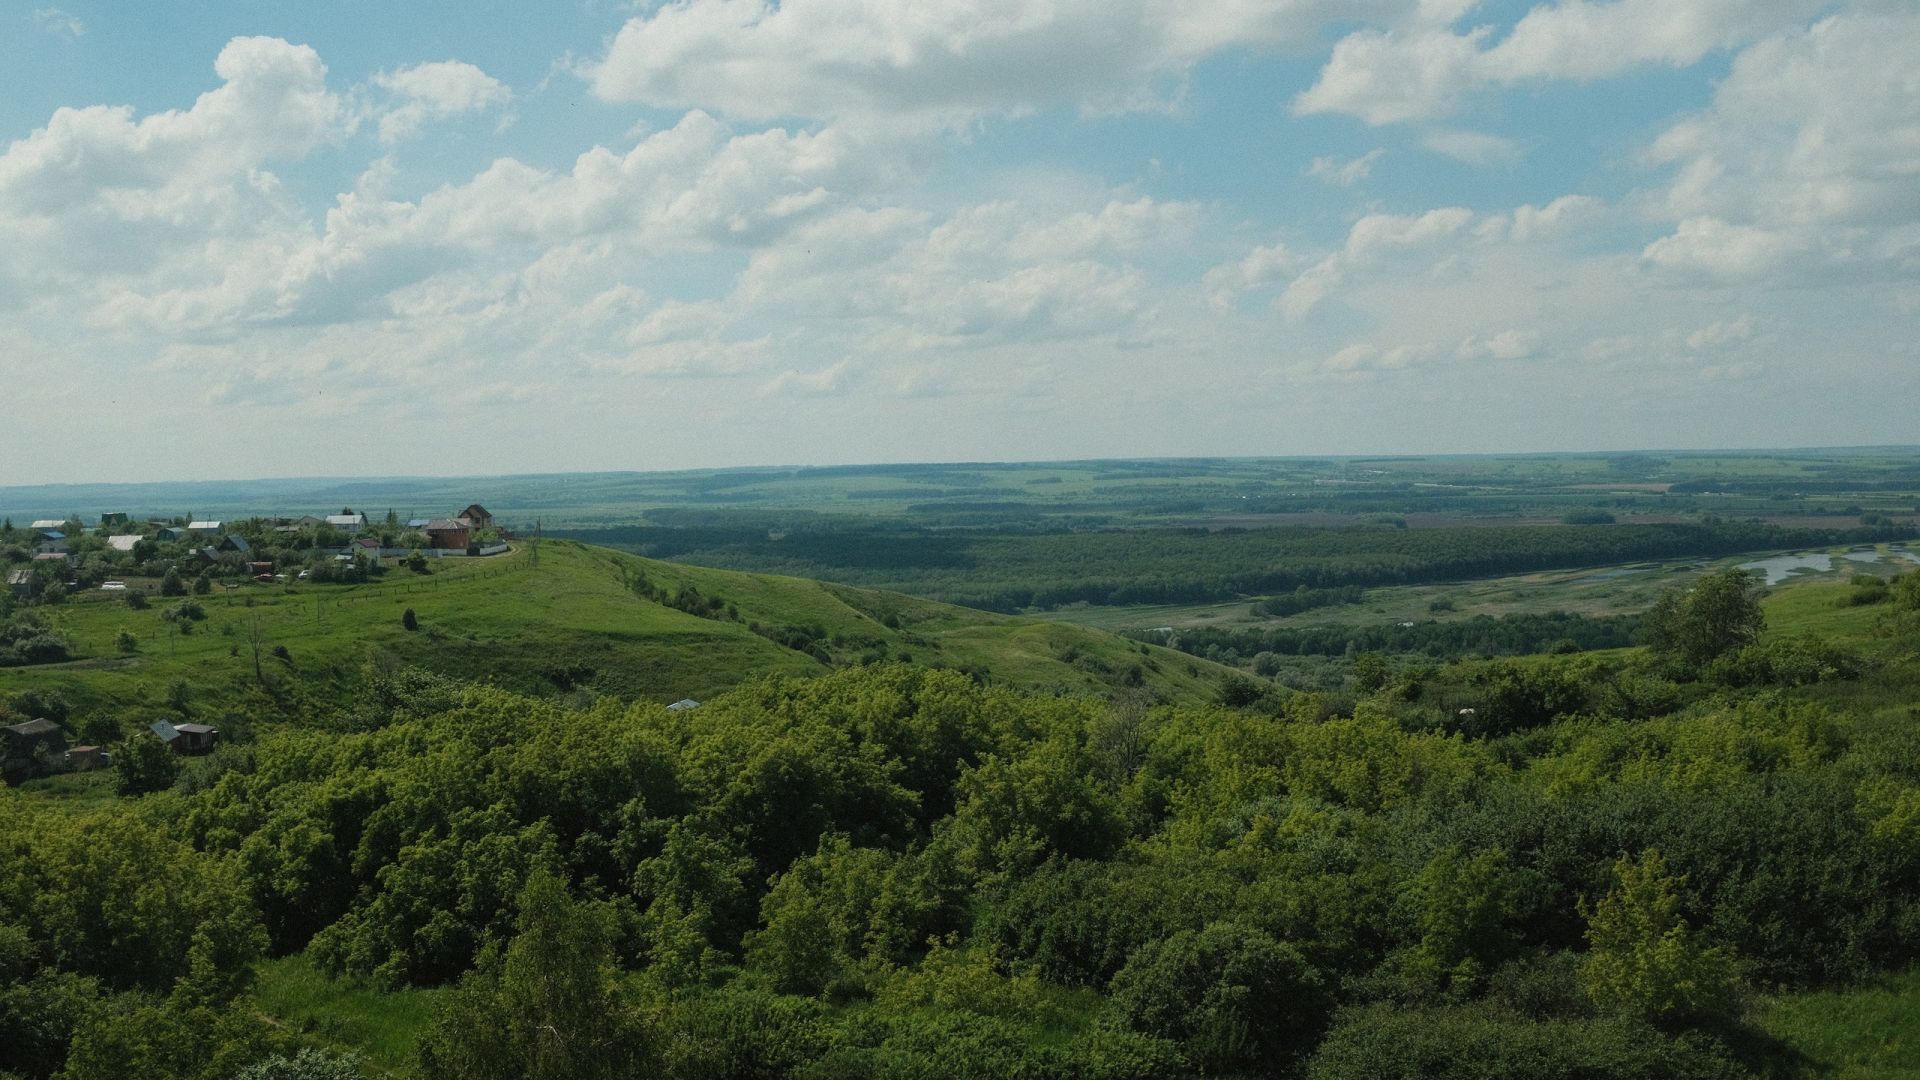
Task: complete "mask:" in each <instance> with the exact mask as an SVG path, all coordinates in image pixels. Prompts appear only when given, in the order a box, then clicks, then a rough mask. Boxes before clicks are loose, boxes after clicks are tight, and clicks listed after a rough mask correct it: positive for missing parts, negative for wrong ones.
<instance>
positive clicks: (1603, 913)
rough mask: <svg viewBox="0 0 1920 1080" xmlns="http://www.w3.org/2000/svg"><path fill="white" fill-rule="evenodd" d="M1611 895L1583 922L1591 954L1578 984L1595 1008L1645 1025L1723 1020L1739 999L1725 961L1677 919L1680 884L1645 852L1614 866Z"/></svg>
mask: <svg viewBox="0 0 1920 1080" xmlns="http://www.w3.org/2000/svg"><path fill="white" fill-rule="evenodd" d="M1613 870H1614V875H1615V876H1616V877H1618V878H1619V881H1620V884H1619V886H1618V888H1615V889H1612V890H1610V891H1608V893H1607V895H1606V897H1605V898H1604V899H1602V900H1601V901H1600V902H1599V903H1598V904H1596V905H1594V907H1593V910H1592V912H1591V914H1590V915H1589V916H1588V920H1587V940H1588V941H1589V942H1590V943H1591V944H1592V946H1593V950H1592V951H1591V952H1589V953H1588V954H1587V961H1586V963H1585V964H1584V965H1582V966H1581V968H1580V983H1581V985H1582V986H1583V987H1584V988H1585V989H1586V991H1587V996H1588V997H1590V998H1592V999H1593V1003H1594V1004H1595V1005H1598V1006H1600V1007H1601V1008H1603V1009H1609V1010H1614V1011H1618V1012H1623V1013H1627V1014H1629V1015H1633V1016H1639V1017H1642V1018H1644V1019H1648V1020H1682V1021H1685V1020H1700V1019H1713V1018H1718V1017H1723V1016H1726V1015H1728V1014H1729V1013H1730V1012H1731V1011H1732V1010H1733V1007H1734V1005H1735V1004H1736V1003H1737V1001H1738V1000H1739V992H1740V986H1739V976H1738V975H1737V973H1736V972H1735V968H1734V961H1733V957H1732V955H1731V954H1729V953H1728V952H1727V951H1726V950H1725V949H1721V948H1716V947H1710V946H1707V945H1704V944H1702V943H1701V941H1700V940H1699V938H1698V937H1697V936H1696V935H1695V933H1694V931H1693V930H1692V929H1691V928H1690V927H1688V926H1687V923H1686V920H1685V919H1684V918H1682V917H1681V915H1680V911H1679V907H1680V897H1679V893H1678V887H1679V886H1680V885H1681V884H1683V883H1684V881H1685V879H1684V878H1683V877H1676V876H1673V875H1670V874H1668V873H1667V864H1666V862H1665V860H1663V859H1661V857H1660V853H1659V852H1658V851H1654V850H1652V849H1648V850H1647V851H1645V852H1643V853H1642V854H1641V856H1640V858H1639V859H1637V860H1635V859H1632V858H1629V857H1628V856H1625V855H1622V856H1620V859H1619V861H1617V862H1616V863H1614V867H1613Z"/></svg>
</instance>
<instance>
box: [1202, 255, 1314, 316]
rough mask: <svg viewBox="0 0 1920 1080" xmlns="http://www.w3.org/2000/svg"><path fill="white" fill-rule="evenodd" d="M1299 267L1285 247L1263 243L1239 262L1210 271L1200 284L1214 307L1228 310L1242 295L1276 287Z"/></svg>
mask: <svg viewBox="0 0 1920 1080" xmlns="http://www.w3.org/2000/svg"><path fill="white" fill-rule="evenodd" d="M1299 266H1300V259H1299V257H1298V256H1296V255H1294V254H1293V253H1292V252H1291V251H1288V250H1287V246H1286V245H1285V244H1264V245H1261V246H1260V247H1256V248H1254V249H1253V250H1252V251H1249V252H1247V254H1246V255H1245V256H1244V257H1242V258H1240V259H1236V260H1234V261H1232V262H1227V263H1221V264H1220V265H1219V266H1216V267H1214V268H1212V269H1211V270H1208V271H1207V273H1206V277H1205V278H1203V279H1202V280H1201V285H1202V287H1203V288H1205V290H1206V292H1207V296H1208V299H1209V301H1210V302H1211V303H1212V304H1213V306H1214V307H1215V308H1217V309H1221V310H1225V309H1226V308H1229V307H1232V306H1233V304H1234V303H1235V302H1236V301H1238V300H1239V298H1240V296H1241V295H1242V294H1243V293H1247V292H1250V291H1252V290H1255V289H1263V288H1266V287H1267V286H1269V285H1272V284H1275V283H1276V282H1279V281H1281V280H1283V279H1284V278H1285V277H1286V276H1287V275H1288V274H1290V273H1293V272H1294V271H1295V270H1297V269H1298V268H1299Z"/></svg>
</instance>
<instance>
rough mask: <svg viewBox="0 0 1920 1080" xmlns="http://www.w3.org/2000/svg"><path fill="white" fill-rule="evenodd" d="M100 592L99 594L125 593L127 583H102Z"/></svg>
mask: <svg viewBox="0 0 1920 1080" xmlns="http://www.w3.org/2000/svg"><path fill="white" fill-rule="evenodd" d="M100 591H101V592H126V591H127V583H126V582H124V581H103V582H101V583H100Z"/></svg>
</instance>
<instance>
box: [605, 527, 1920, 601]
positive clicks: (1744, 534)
mask: <svg viewBox="0 0 1920 1080" xmlns="http://www.w3.org/2000/svg"><path fill="white" fill-rule="evenodd" d="M569 535H572V536H577V537H579V538H581V539H584V540H589V541H591V542H594V543H602V544H607V545H609V546H613V547H620V548H624V549H626V550H630V551H634V552H637V553H639V554H642V555H647V556H650V557H654V558H671V559H678V560H681V561H684V562H689V563H694V564H698V565H703V566H713V567H719V568H724V569H733V570H750V571H757V572H763V573H779V574H791V575H795V576H800V577H813V578H820V579H824V580H828V581H838V582H843V583H846V584H850V585H862V586H867V587H871V588H885V589H893V590H897V591H900V592H906V593H911V594H913V595H916V596H924V597H928V598H930V599H935V600H942V601H946V602H949V603H955V604H962V605H965V606H968V607H976V608H984V609H987V610H989V611H1003V612H1014V611H1023V610H1035V609H1037V610H1049V609H1053V608H1058V607H1062V606H1065V605H1068V604H1077V603H1085V604H1096V605H1130V604H1191V603H1214V602H1219V601H1226V600H1233V599H1237V598H1240V597H1248V596H1269V595H1275V594H1283V593H1293V592H1295V591H1296V590H1298V589H1301V588H1305V589H1308V590H1326V589H1341V588H1347V587H1360V588H1371V587H1376V586H1385V585H1408V584H1421V583H1430V582H1439V581H1456V580H1464V579H1469V578H1477V577H1489V576H1495V575H1501V574H1518V573H1528V572H1532V571H1538V570H1554V569H1566V568H1572V567H1580V566H1601V565H1608V564H1615V563H1627V562H1642V561H1648V560H1656V559H1675V558H1695V557H1698V558H1712V557H1719V556H1723V555H1731V554H1738V553H1742V552H1750V551H1763V550H1769V549H1781V548H1788V549H1790V548H1808V547H1828V546H1834V545H1840V544H1870V543H1880V542H1884V541H1890V540H1902V539H1908V538H1911V537H1914V536H1916V535H1920V531H1916V530H1915V529H1914V528H1913V527H1912V526H1909V525H1892V524H1882V525H1877V526H1872V527H1862V528H1834V529H1788V528H1782V527H1779V526H1775V525H1768V524H1764V523H1760V522H1752V521H1717V520H1707V521H1703V522H1701V523H1699V524H1690V525H1560V526H1494V527H1486V528H1472V527H1460V528H1436V529H1418V530H1410V529H1398V528H1390V527H1359V526H1354V527H1341V528H1277V529H1249V530H1236V529H1226V530H1220V531H1207V530H1203V529H1129V530H1106V531H1095V532H1041V533H1006V532H992V533H981V532H960V531H941V532H936V531H929V530H920V529H892V528H890V529H868V528H859V527H845V528H828V529H821V530H807V531H797V532H793V533H779V532H771V533H770V532H768V531H766V530H765V529H762V528H742V529H737V530H736V529H729V528H727V527H724V526H718V525H708V526H703V527H700V528H697V529H691V530H676V529H666V528H655V527H641V528H624V529H611V530H598V531H593V532H591V533H588V532H574V533H569Z"/></svg>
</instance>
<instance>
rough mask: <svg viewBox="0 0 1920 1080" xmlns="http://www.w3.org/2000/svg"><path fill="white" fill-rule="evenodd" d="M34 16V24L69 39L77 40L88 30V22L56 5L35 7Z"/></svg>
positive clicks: (56, 35) (54, 34) (55, 35)
mask: <svg viewBox="0 0 1920 1080" xmlns="http://www.w3.org/2000/svg"><path fill="white" fill-rule="evenodd" d="M32 18H33V25H35V26H37V27H39V28H40V29H42V30H45V31H46V32H47V33H49V34H52V35H53V36H54V37H63V38H66V39H67V40H69V41H73V40H77V39H78V38H80V37H81V36H83V35H85V34H86V32H87V24H86V23H84V22H82V21H81V20H80V17H79V16H77V15H74V14H73V13H71V12H67V11H62V10H61V9H59V8H56V7H43V8H35V9H34V11H33V15H32Z"/></svg>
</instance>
